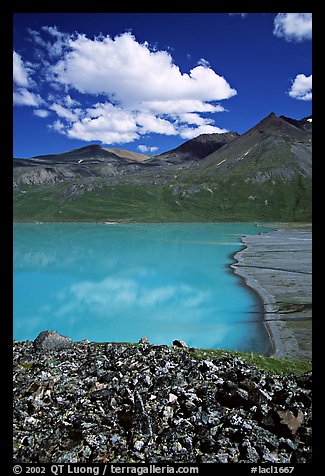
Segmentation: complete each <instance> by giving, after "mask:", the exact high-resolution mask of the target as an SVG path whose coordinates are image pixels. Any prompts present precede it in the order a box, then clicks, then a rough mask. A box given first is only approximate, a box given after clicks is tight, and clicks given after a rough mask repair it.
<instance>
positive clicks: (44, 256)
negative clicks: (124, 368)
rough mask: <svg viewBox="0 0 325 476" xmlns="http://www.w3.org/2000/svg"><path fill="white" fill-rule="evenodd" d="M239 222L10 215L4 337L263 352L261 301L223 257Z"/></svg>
mask: <svg viewBox="0 0 325 476" xmlns="http://www.w3.org/2000/svg"><path fill="white" fill-rule="evenodd" d="M269 230H270V229H269V228H262V227H256V226H254V224H247V223H245V224H242V223H203V224H202V223H186V224H181V223H168V224H131V225H126V224H125V225H122V224H119V225H106V224H88V223H82V224H77V223H71V224H68V223H62V224H58V223H55V224H16V225H14V339H15V340H27V339H30V340H34V339H35V337H36V336H37V335H38V333H39V332H41V331H43V330H46V329H51V330H56V331H57V332H60V333H61V334H63V335H66V336H68V337H71V338H72V339H73V340H83V339H88V340H90V341H99V342H103V341H108V342H112V341H128V342H138V341H139V339H140V338H141V337H143V336H147V337H148V338H149V342H150V343H153V344H168V345H171V343H172V341H173V340H174V339H182V340H184V341H185V342H186V343H187V344H188V345H189V346H192V347H204V348H223V349H232V350H240V351H248V352H258V353H262V354H267V353H269V352H270V342H269V339H268V336H267V332H266V329H265V325H264V323H263V321H262V319H263V315H262V304H261V301H260V300H259V298H258V296H257V295H256V294H255V293H253V292H252V291H251V290H250V289H249V288H248V287H246V286H245V284H244V281H243V280H242V279H241V278H239V277H238V276H236V275H235V274H234V273H233V271H232V269H231V268H230V267H229V266H230V264H231V263H233V262H234V259H233V254H234V253H235V252H236V251H238V250H240V249H242V244H241V241H240V238H241V237H242V236H244V235H250V234H256V233H259V232H263V231H269Z"/></svg>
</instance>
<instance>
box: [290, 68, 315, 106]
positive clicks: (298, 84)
mask: <svg viewBox="0 0 325 476" xmlns="http://www.w3.org/2000/svg"><path fill="white" fill-rule="evenodd" d="M289 96H290V97H292V98H294V99H300V100H301V101H311V99H312V75H310V76H305V75H304V74H297V76H296V77H295V79H294V81H293V83H292V86H291V89H290V91H289Z"/></svg>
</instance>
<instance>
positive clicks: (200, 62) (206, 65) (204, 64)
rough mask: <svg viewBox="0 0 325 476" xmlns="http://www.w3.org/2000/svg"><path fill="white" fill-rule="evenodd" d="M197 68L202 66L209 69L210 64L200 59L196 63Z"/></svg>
mask: <svg viewBox="0 0 325 476" xmlns="http://www.w3.org/2000/svg"><path fill="white" fill-rule="evenodd" d="M197 64H198V65H199V66H203V68H210V63H209V61H208V60H206V59H204V58H200V59H199V61H198V62H197Z"/></svg>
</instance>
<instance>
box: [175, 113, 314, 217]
mask: <svg viewBox="0 0 325 476" xmlns="http://www.w3.org/2000/svg"><path fill="white" fill-rule="evenodd" d="M185 176H186V178H187V181H188V182H190V181H192V182H196V181H197V179H198V177H200V181H201V183H202V182H206V183H209V184H211V190H212V192H213V193H214V194H217V195H218V197H219V203H218V207H219V208H222V209H223V210H228V211H229V212H231V211H233V212H235V210H237V213H238V215H239V216H241V217H244V216H249V215H250V216H252V215H253V216H254V215H255V216H257V217H258V218H259V219H261V218H262V219H273V217H276V216H277V217H278V218H279V219H283V220H290V221H291V220H292V221H296V220H298V221H299V220H309V219H310V214H311V176H312V139H311V134H310V133H309V132H307V131H305V130H303V129H301V128H298V127H296V126H294V125H293V124H290V123H289V122H287V121H286V120H284V119H281V118H279V117H277V116H276V115H275V114H274V113H271V114H270V115H269V116H267V117H266V118H265V119H263V120H262V121H261V122H260V123H258V124H257V125H256V126H255V127H253V128H252V129H250V130H249V131H247V132H246V133H245V134H243V135H242V136H240V137H238V138H237V139H236V140H234V141H232V142H231V143H228V144H226V145H225V146H223V147H222V148H221V149H219V150H218V151H216V152H215V153H213V154H210V155H209V156H208V157H206V158H205V159H203V160H202V161H201V162H200V163H199V164H198V166H197V167H196V169H195V170H189V171H186V172H185V173H184V177H183V178H184V179H185ZM212 192H211V193H212Z"/></svg>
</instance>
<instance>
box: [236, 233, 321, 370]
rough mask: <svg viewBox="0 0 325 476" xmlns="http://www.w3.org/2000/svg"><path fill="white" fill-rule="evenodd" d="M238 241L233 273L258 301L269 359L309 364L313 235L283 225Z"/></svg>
mask: <svg viewBox="0 0 325 476" xmlns="http://www.w3.org/2000/svg"><path fill="white" fill-rule="evenodd" d="M276 228H277V227H276ZM306 230H307V231H306ZM242 242H243V244H244V245H245V247H246V248H245V249H244V250H242V251H239V252H238V253H236V254H235V259H236V260H237V263H234V264H233V265H232V268H233V269H234V272H235V274H237V275H239V276H241V277H243V278H244V280H245V282H246V284H247V285H248V286H249V287H251V288H252V289H254V290H255V291H256V292H257V293H258V294H259V295H260V297H261V298H262V300H263V303H264V320H265V323H266V326H267V330H268V331H269V334H270V338H271V341H272V344H273V347H274V351H273V356H274V357H285V358H291V359H299V360H305V361H311V360H312V342H311V341H312V256H311V254H312V232H311V231H309V230H308V227H307V228H303V227H300V228H299V227H298V226H297V228H291V227H289V226H283V227H281V228H280V227H279V229H277V230H276V231H273V232H269V233H261V234H259V235H252V236H246V237H244V238H243V239H242Z"/></svg>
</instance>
